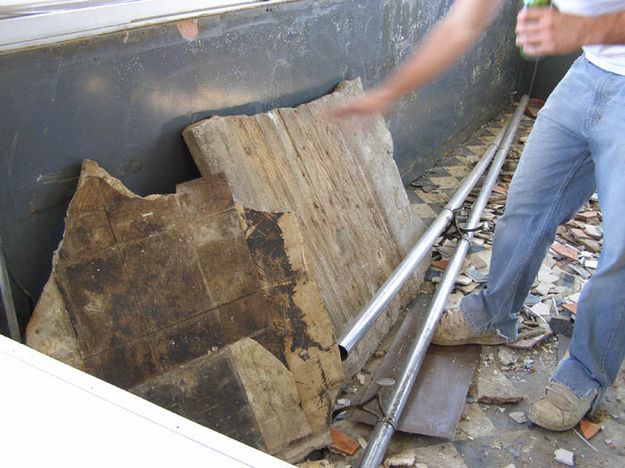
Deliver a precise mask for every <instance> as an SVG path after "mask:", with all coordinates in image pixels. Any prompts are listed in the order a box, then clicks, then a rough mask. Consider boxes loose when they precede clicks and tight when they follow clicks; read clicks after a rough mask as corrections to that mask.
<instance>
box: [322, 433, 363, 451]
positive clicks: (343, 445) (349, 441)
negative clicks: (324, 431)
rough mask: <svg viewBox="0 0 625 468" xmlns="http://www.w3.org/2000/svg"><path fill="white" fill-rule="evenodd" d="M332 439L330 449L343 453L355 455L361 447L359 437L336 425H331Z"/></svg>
mask: <svg viewBox="0 0 625 468" xmlns="http://www.w3.org/2000/svg"><path fill="white" fill-rule="evenodd" d="M330 440H331V442H330V446H329V449H330V450H331V451H332V452H335V453H338V454H341V455H346V456H350V455H353V454H354V453H356V450H358V448H359V447H360V444H359V443H358V440H357V439H355V438H353V437H352V436H350V435H348V434H346V433H345V432H343V431H340V430H338V429H337V428H335V427H330Z"/></svg>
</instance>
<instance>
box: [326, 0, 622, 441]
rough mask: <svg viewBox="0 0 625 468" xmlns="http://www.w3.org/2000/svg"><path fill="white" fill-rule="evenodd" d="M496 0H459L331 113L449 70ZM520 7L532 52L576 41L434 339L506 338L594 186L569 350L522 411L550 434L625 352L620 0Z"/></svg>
mask: <svg viewBox="0 0 625 468" xmlns="http://www.w3.org/2000/svg"><path fill="white" fill-rule="evenodd" d="M501 2H502V0H457V1H456V2H455V4H454V5H453V7H452V9H451V11H450V13H449V15H448V16H447V17H446V18H445V19H443V20H442V21H441V22H440V23H439V24H437V25H436V26H435V27H434V28H433V30H432V31H431V32H430V33H429V34H428V35H427V36H426V38H425V39H424V40H423V42H422V43H421V44H420V45H419V46H418V47H417V49H416V50H415V52H414V53H413V54H412V55H411V56H410V57H409V58H408V59H407V60H406V62H405V63H404V64H403V65H402V66H400V67H399V68H398V69H397V70H396V71H395V72H394V73H392V75H391V76H390V77H389V78H388V79H387V80H386V81H385V82H383V83H382V84H381V85H380V86H378V87H377V88H375V89H373V90H371V91H369V92H368V93H366V94H365V95H363V96H362V97H360V98H356V99H354V100H353V101H351V102H348V103H347V104H346V105H345V106H344V107H342V108H338V109H335V110H334V112H333V113H334V114H335V115H337V116H348V115H367V114H372V113H378V112H380V113H385V112H387V111H388V110H389V109H390V108H391V106H392V105H393V103H394V102H395V101H396V100H397V99H398V98H399V97H400V96H402V95H403V94H405V93H407V92H409V91H411V90H414V89H416V88H419V87H420V86H423V85H425V84H426V83H427V82H429V81H430V80H432V79H433V78H435V77H436V76H437V75H438V74H440V73H441V72H442V71H444V70H445V69H446V68H447V67H449V66H450V65H451V64H452V63H453V62H454V61H455V60H456V59H457V58H458V56H459V55H460V54H462V53H463V52H464V51H465V50H466V49H467V48H468V47H469V46H470V45H471V44H472V43H473V42H474V41H475V40H477V38H478V37H479V36H480V34H481V33H482V32H483V31H484V29H485V28H486V27H487V26H488V24H489V23H490V22H491V20H492V19H493V18H494V17H495V15H496V13H497V9H498V7H499V5H500V4H501ZM554 4H555V6H556V7H557V8H532V9H525V10H522V11H521V12H520V13H519V15H518V18H517V27H516V34H517V41H516V43H517V45H518V46H519V47H522V48H523V51H524V52H525V54H527V55H530V56H544V55H551V54H564V53H569V52H573V51H575V50H578V49H580V48H582V47H583V49H584V55H583V56H582V57H580V58H579V59H578V60H577V61H576V62H575V64H574V65H573V66H572V67H571V69H570V70H569V72H568V73H567V75H566V76H565V78H564V79H563V80H562V82H561V83H560V84H559V85H558V87H557V88H556V89H555V90H554V91H553V93H552V94H551V96H550V97H549V99H548V101H547V103H546V104H545V106H544V108H543V109H542V110H541V112H540V113H539V115H538V118H537V120H536V123H535V125H534V129H533V131H532V134H531V135H530V138H529V139H528V141H527V144H526V145H525V150H524V152H523V155H522V157H521V161H520V164H519V167H518V169H517V171H516V173H515V175H514V178H513V180H512V183H511V186H510V190H509V197H508V203H507V207H506V212H505V214H504V215H503V216H502V218H501V219H500V220H499V221H498V224H497V229H496V232H495V238H494V245H493V254H492V261H491V266H490V274H489V280H488V285H487V287H486V288H485V289H484V290H482V291H480V292H479V293H476V294H473V295H471V296H467V297H465V299H464V300H463V301H462V303H461V305H460V310H459V311H455V312H454V311H449V312H447V313H446V314H445V315H444V316H443V318H442V319H441V323H440V325H439V327H438V330H437V332H436V334H435V337H434V340H433V341H434V342H435V343H437V344H442V345H458V344H465V343H476V344H501V343H503V342H506V341H512V340H514V339H515V338H516V335H517V313H518V311H519V309H520V308H521V306H522V304H523V301H524V299H525V297H526V295H527V293H528V291H529V289H530V287H531V285H532V282H533V281H534V279H535V277H536V275H537V273H538V270H539V268H540V265H541V263H542V260H543V258H544V256H545V254H546V252H547V251H548V249H549V246H550V245H551V243H552V242H553V240H554V237H555V232H556V228H557V226H558V225H559V224H561V223H564V222H566V221H567V220H568V219H570V218H571V217H572V216H573V215H574V214H575V212H576V211H577V210H578V209H579V208H580V207H581V206H582V205H583V204H584V203H585V202H586V201H587V200H588V198H589V197H590V196H591V194H592V193H593V192H594V191H595V190H596V191H597V192H598V196H599V203H600V205H601V209H602V214H603V223H604V245H603V251H602V253H601V258H600V261H599V265H598V267H597V269H596V272H595V274H594V275H593V276H592V277H591V279H590V280H589V281H588V282H587V284H586V285H585V287H584V289H583V291H582V294H581V297H580V300H579V302H578V306H577V316H576V318H577V320H576V326H575V332H574V335H573V338H572V341H571V346H570V349H569V356H568V357H566V358H565V359H564V360H563V361H562V362H561V363H560V364H559V366H558V368H557V370H556V372H555V373H554V375H553V376H552V377H551V380H550V382H549V384H548V385H547V387H546V391H545V396H544V398H543V399H541V400H540V401H538V402H537V403H535V404H534V405H533V406H532V408H531V410H530V412H529V418H530V419H531V420H532V421H533V422H534V423H536V424H538V425H540V426H542V427H544V428H547V429H550V430H555V431H563V430H567V429H570V428H571V427H574V426H575V425H576V424H577V423H578V422H579V421H580V420H581V419H582V418H583V417H584V415H585V414H586V413H587V412H588V411H589V410H590V409H591V407H592V406H593V403H596V402H598V401H599V400H600V398H601V397H602V396H603V392H604V391H605V390H606V389H607V388H608V387H609V386H610V385H611V384H612V383H613V382H614V379H615V378H616V375H617V372H618V370H619V368H620V365H621V363H622V362H623V358H624V356H625V189H624V188H623V187H622V183H623V182H622V180H623V174H625V45H623V44H625V0H595V1H593V0H559V1H554Z"/></svg>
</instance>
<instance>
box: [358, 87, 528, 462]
mask: <svg viewBox="0 0 625 468" xmlns="http://www.w3.org/2000/svg"><path fill="white" fill-rule="evenodd" d="M528 100H529V98H528V97H527V96H523V98H521V102H519V105H518V107H517V109H516V110H515V112H514V114H513V116H512V119H511V122H510V124H509V127H508V128H509V131H507V132H506V135H505V138H504V141H503V145H502V147H501V148H500V149H499V150H498V151H497V155H496V157H495V159H494V161H493V164H492V166H491V168H490V170H489V171H488V174H487V176H486V179H485V180H484V184H483V185H482V189H481V191H480V194H479V196H478V198H477V200H476V201H475V204H474V205H473V209H472V210H471V215H470V217H469V220H468V222H467V225H468V229H472V228H475V227H477V226H478V225H479V223H480V219H481V216H482V212H483V211H484V207H485V206H486V204H487V203H488V199H489V198H490V194H491V192H492V189H493V186H494V185H495V183H496V181H497V176H498V175H499V171H500V170H501V166H502V165H503V162H504V160H505V158H506V155H507V154H508V150H509V149H510V146H511V145H512V141H513V139H514V135H515V133H516V130H517V128H518V126H519V122H520V121H521V117H522V116H523V111H524V110H525V106H526V105H527V102H528ZM472 238H473V233H472V232H469V233H467V235H466V236H465V237H463V238H462V239H461V240H460V241H459V242H458V246H457V248H456V252H455V253H454V256H453V257H452V259H451V261H450V262H449V266H448V267H447V270H446V271H445V274H444V275H443V279H442V280H441V282H440V284H439V285H438V288H437V289H436V293H435V294H434V298H433V299H432V303H431V304H430V308H429V310H428V313H427V318H426V320H425V323H424V325H423V326H422V327H421V329H420V330H419V331H418V332H417V335H416V339H415V341H414V343H413V345H412V348H411V349H410V354H409V355H408V359H407V360H406V363H405V365H404V370H403V372H402V374H401V376H400V378H399V379H398V381H397V383H396V384H395V387H394V388H393V392H392V393H391V395H390V399H389V403H388V404H387V405H386V408H385V411H384V414H386V417H385V418H384V419H383V420H381V421H379V422H378V423H377V424H376V427H375V429H374V431H373V433H372V435H371V439H370V440H369V443H368V444H367V450H366V451H365V453H364V455H363V459H362V462H361V465H360V467H361V468H378V466H379V465H380V463H381V462H382V458H383V457H384V454H385V452H386V447H387V446H388V444H389V442H390V440H391V437H392V435H393V432H394V431H395V429H394V428H395V427H396V426H397V424H398V423H399V420H400V417H401V415H402V412H403V410H404V407H405V406H406V403H407V401H408V397H409V396H410V393H411V392H412V387H413V385H414V382H415V380H416V378H417V374H418V373H419V370H420V369H421V365H422V364H423V360H424V359H425V353H426V351H427V349H428V347H429V345H430V342H431V341H432V336H434V330H435V329H436V326H437V325H438V322H439V320H440V317H441V315H442V313H443V310H444V308H445V304H446V302H447V299H448V297H449V293H450V292H451V290H452V288H453V286H454V284H455V282H456V277H457V276H458V273H459V272H460V270H461V269H462V264H463V263H464V258H465V256H466V254H467V252H468V251H469V247H470V246H471V239H472Z"/></svg>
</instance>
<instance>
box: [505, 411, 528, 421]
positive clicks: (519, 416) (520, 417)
mask: <svg viewBox="0 0 625 468" xmlns="http://www.w3.org/2000/svg"><path fill="white" fill-rule="evenodd" d="M508 416H510V418H511V419H512V420H513V421H514V422H516V423H517V424H525V423H526V422H527V417H526V416H525V413H523V412H522V411H514V412H512V413H509V414H508Z"/></svg>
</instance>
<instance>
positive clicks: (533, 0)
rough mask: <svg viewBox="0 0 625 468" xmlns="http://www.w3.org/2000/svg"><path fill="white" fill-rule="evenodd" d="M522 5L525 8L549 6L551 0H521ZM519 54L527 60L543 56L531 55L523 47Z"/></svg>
mask: <svg viewBox="0 0 625 468" xmlns="http://www.w3.org/2000/svg"><path fill="white" fill-rule="evenodd" d="M521 5H522V6H523V8H538V7H548V6H551V0H521ZM519 54H521V57H522V58H524V59H525V60H532V61H533V60H539V59H540V58H541V57H530V56H529V55H526V54H525V52H523V48H522V47H521V48H520V49H519Z"/></svg>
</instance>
